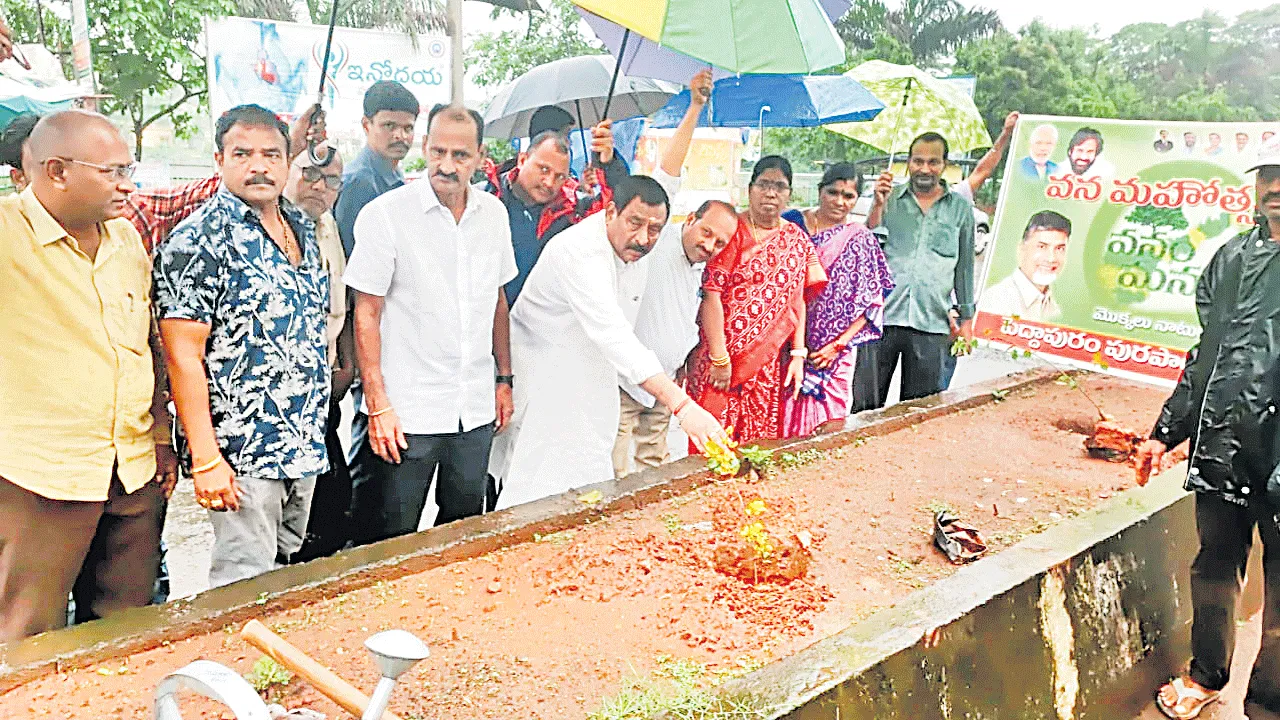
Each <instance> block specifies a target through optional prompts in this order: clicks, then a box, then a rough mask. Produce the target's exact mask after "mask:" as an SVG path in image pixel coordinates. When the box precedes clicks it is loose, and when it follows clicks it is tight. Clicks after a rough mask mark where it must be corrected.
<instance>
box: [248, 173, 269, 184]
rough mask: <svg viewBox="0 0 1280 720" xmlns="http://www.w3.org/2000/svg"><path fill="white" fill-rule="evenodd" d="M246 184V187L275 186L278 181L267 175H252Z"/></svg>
mask: <svg viewBox="0 0 1280 720" xmlns="http://www.w3.org/2000/svg"><path fill="white" fill-rule="evenodd" d="M244 184H245V185H275V184H276V181H275V180H272V179H271V178H269V177H267V176H266V175H251V176H250V177H249V179H248V180H246V181H245V183H244Z"/></svg>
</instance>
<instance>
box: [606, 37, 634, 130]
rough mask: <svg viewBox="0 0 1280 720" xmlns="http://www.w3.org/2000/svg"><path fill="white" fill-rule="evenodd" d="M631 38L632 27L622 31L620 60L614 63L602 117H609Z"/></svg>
mask: <svg viewBox="0 0 1280 720" xmlns="http://www.w3.org/2000/svg"><path fill="white" fill-rule="evenodd" d="M630 39H631V28H627V29H626V30H624V31H623V33H622V45H621V46H620V47H619V48H618V61H617V62H615V63H614V64H613V77H612V78H610V80H609V95H608V96H607V97H606V98H605V99H604V112H603V113H601V115H600V119H602V120H607V119H608V118H609V105H611V104H612V103H613V91H614V89H615V88H617V86H618V75H620V74H622V58H623V57H625V56H626V54H627V41H628V40H630Z"/></svg>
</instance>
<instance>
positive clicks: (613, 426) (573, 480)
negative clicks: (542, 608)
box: [490, 176, 727, 509]
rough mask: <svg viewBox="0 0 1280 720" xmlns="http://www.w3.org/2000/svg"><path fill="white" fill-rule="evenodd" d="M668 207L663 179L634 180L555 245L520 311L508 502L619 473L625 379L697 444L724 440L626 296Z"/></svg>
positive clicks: (497, 446)
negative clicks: (666, 368)
mask: <svg viewBox="0 0 1280 720" xmlns="http://www.w3.org/2000/svg"><path fill="white" fill-rule="evenodd" d="M669 209H670V203H669V201H668V200H667V194H666V192H664V191H663V189H662V186H661V185H659V184H658V183H657V182H656V181H655V180H654V179H653V178H648V177H643V176H634V177H630V178H626V179H625V180H623V181H622V182H620V183H619V184H618V185H617V187H615V188H614V196H613V201H612V202H610V203H609V204H607V205H606V206H605V209H604V210H603V211H602V212H599V213H596V214H594V215H591V216H589V217H587V218H585V219H584V220H583V221H582V222H580V223H578V224H577V225H574V226H573V227H571V228H569V229H567V230H564V231H563V232H561V233H560V234H558V235H556V236H555V237H554V238H552V239H551V241H550V242H548V243H547V246H546V248H545V249H544V250H543V251H542V255H541V257H540V258H539V259H538V264H537V265H535V266H534V267H533V271H532V272H531V273H530V274H529V279H528V281H527V282H526V283H525V285H524V288H523V289H522V290H521V292H520V302H519V303H518V304H517V305H516V307H515V310H514V311H513V312H512V314H511V338H512V339H511V345H512V352H513V354H514V369H515V374H516V376H517V377H518V378H519V380H520V382H519V384H518V385H517V386H516V392H515V401H516V406H515V415H514V417H513V418H512V422H511V428H510V429H509V430H508V431H507V432H505V433H503V434H502V435H500V436H499V437H498V438H497V439H496V440H495V441H494V446H493V457H492V459H491V462H490V466H491V472H492V473H493V475H494V477H495V478H496V479H497V480H498V481H499V483H500V491H499V492H500V494H499V495H498V505H497V506H498V509H502V508H507V507H511V506H513V505H518V504H521V503H526V502H532V501H534V500H538V499H541V498H544V497H548V496H550V495H556V494H559V493H562V492H565V491H567V490H569V489H571V488H574V487H580V486H582V485H587V484H590V483H595V482H601V481H604V480H608V479H610V478H611V477H613V466H612V462H611V461H610V454H611V451H612V448H613V441H614V438H615V436H616V434H617V427H618V389H617V388H618V377H619V376H622V377H623V378H625V379H626V380H628V381H630V382H633V383H637V384H639V385H640V387H642V388H643V389H644V390H645V391H646V392H648V393H650V394H652V395H653V396H654V397H656V398H657V400H658V402H660V403H662V404H663V405H664V406H666V407H668V408H671V410H672V413H673V414H674V415H675V416H676V418H677V419H678V420H679V421H680V425H681V427H682V428H684V430H685V432H686V433H688V434H689V437H690V439H691V440H692V441H693V442H694V444H695V445H696V446H697V447H699V448H703V447H705V446H706V443H707V442H708V441H709V440H716V441H718V442H726V441H727V438H726V436H725V433H724V429H723V428H721V427H720V425H719V423H717V422H716V420H715V418H713V417H712V416H711V414H710V413H708V412H707V411H706V410H703V409H702V408H701V407H699V406H698V404H697V403H695V402H693V400H691V399H690V398H689V396H688V394H686V393H685V392H684V390H681V389H680V388H679V387H678V386H677V385H676V384H675V383H674V382H672V381H671V379H670V378H669V377H667V376H666V375H665V374H664V373H663V368H662V363H661V362H660V361H659V360H658V358H657V356H656V355H654V353H653V352H652V351H651V350H649V349H648V348H646V347H645V346H644V345H643V344H642V343H641V342H640V340H638V339H637V338H636V334H635V331H634V330H633V329H632V327H631V324H630V323H629V322H628V321H627V318H626V316H625V315H624V314H623V312H622V308H621V307H620V306H619V304H618V296H617V293H618V272H619V270H620V269H622V268H623V267H624V266H625V264H626V263H631V262H635V261H636V260H639V259H640V258H642V257H644V256H645V255H646V254H647V253H648V252H649V250H650V249H652V248H653V246H654V243H655V242H657V240H658V236H659V234H660V233H661V232H662V228H663V226H664V225H666V222H667V215H668V213H669Z"/></svg>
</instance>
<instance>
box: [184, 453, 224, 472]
mask: <svg viewBox="0 0 1280 720" xmlns="http://www.w3.org/2000/svg"><path fill="white" fill-rule="evenodd" d="M221 464H222V456H221V455H219V456H218V457H216V458H214V459H212V460H210V461H209V462H207V463H205V464H203V465H201V466H200V467H193V468H191V474H192V475H195V474H197V473H202V472H209V471H210V470H212V469H214V468H216V467H218V465H221Z"/></svg>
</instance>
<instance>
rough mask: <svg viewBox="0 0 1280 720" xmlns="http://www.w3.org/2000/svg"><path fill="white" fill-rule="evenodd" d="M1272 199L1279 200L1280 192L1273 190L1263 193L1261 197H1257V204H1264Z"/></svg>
mask: <svg viewBox="0 0 1280 720" xmlns="http://www.w3.org/2000/svg"><path fill="white" fill-rule="evenodd" d="M1272 200H1280V193H1273V192H1272V193H1267V194H1266V195H1263V196H1262V198H1261V199H1259V200H1258V204H1259V205H1266V204H1267V203H1269V202H1271V201H1272Z"/></svg>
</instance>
